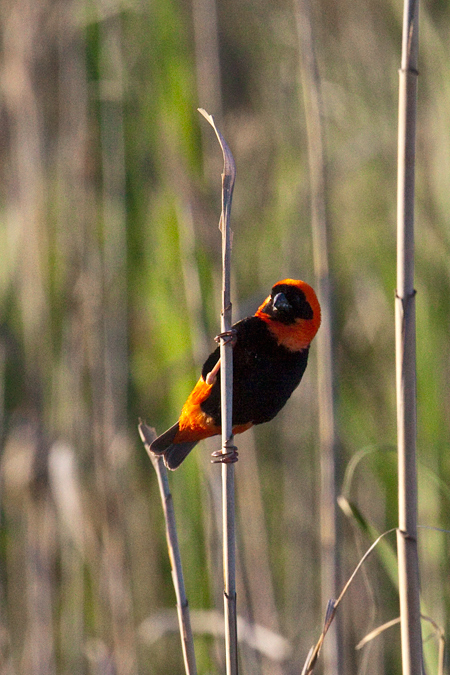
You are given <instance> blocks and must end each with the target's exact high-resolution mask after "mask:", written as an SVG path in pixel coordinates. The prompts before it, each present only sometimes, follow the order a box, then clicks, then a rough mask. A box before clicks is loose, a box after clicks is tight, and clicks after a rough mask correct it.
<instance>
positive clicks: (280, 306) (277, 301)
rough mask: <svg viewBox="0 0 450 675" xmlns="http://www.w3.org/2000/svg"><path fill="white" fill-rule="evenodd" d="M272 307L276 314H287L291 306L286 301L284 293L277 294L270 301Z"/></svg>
mask: <svg viewBox="0 0 450 675" xmlns="http://www.w3.org/2000/svg"><path fill="white" fill-rule="evenodd" d="M272 306H273V308H274V310H275V311H276V312H288V311H289V310H290V309H291V305H290V304H289V302H288V301H287V299H286V296H285V294H284V293H277V294H276V296H275V297H274V299H273V301H272Z"/></svg>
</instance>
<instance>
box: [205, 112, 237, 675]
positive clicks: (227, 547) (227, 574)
mask: <svg viewBox="0 0 450 675" xmlns="http://www.w3.org/2000/svg"><path fill="white" fill-rule="evenodd" d="M199 112H200V113H201V114H202V115H203V117H204V118H205V119H206V120H207V121H208V122H209V123H210V124H211V126H212V128H213V129H214V131H215V132H216V135H217V138H218V140H219V143H220V147H221V148H222V153H223V160H224V168H223V173H222V213H221V216H220V229H221V231H222V266H223V267H222V270H223V272H222V317H221V319H222V321H221V330H222V337H221V340H220V359H221V361H220V363H221V366H220V384H221V410H222V420H221V423H222V456H223V457H224V456H226V455H233V454H235V453H236V448H235V447H234V444H233V429H232V413H233V346H232V343H231V340H230V339H227V337H226V334H229V331H230V330H231V298H230V286H231V284H230V280H231V228H230V211H231V201H232V197H233V188H234V181H235V177H236V167H235V164H234V159H233V155H232V154H231V151H230V149H229V147H228V145H227V144H226V142H225V139H224V138H223V136H222V134H221V133H220V131H219V130H218V129H217V127H216V125H215V122H214V119H213V118H212V117H211V115H208V113H207V112H206V111H205V110H203V109H199ZM222 517H223V573H224V609H225V647H226V666H227V675H237V672H238V658H237V620H236V541H235V539H236V534H235V532H236V524H235V505H234V464H233V463H225V462H224V463H223V464H222Z"/></svg>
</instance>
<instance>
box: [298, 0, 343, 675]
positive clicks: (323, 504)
mask: <svg viewBox="0 0 450 675" xmlns="http://www.w3.org/2000/svg"><path fill="white" fill-rule="evenodd" d="M296 18H297V32H298V37H299V47H300V76H301V82H302V90H303V103H304V109H305V120H306V132H307V142H308V162H309V176H310V191H311V227H312V237H313V255H314V274H315V277H316V284H317V291H318V295H319V299H320V304H321V307H322V326H321V330H320V331H319V334H318V336H317V362H318V364H317V385H318V406H319V452H320V542H321V565H320V570H321V601H322V606H323V607H326V605H327V602H328V601H329V600H330V599H331V598H334V597H335V594H336V581H337V567H338V560H337V550H336V461H335V447H336V443H335V422H334V404H333V372H332V363H333V354H332V335H331V298H330V274H329V264H328V241H327V240H328V237H327V217H326V201H325V199H326V194H325V193H326V161H325V148H324V141H323V128H322V94H321V87H320V77H319V72H318V68H317V62H316V57H315V52H314V42H313V28H312V21H311V2H310V0H297V3H296ZM329 632H330V635H329V637H328V640H327V643H326V647H325V648H324V673H325V674H326V675H327V674H328V673H329V674H331V673H333V674H335V673H339V672H340V670H341V669H340V665H339V649H338V633H337V630H336V626H335V625H333V627H332V628H331V630H330V631H329Z"/></svg>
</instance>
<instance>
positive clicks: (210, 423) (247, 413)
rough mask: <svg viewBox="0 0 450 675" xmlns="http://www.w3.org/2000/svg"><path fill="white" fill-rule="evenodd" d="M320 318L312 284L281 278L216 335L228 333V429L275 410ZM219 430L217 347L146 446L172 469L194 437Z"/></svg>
mask: <svg viewBox="0 0 450 675" xmlns="http://www.w3.org/2000/svg"><path fill="white" fill-rule="evenodd" d="M320 322H321V311H320V304H319V301H318V299H317V296H316V293H315V291H314V289H313V288H312V287H311V286H310V285H309V284H307V283H306V282H305V281H300V280H296V279H283V280H282V281H278V282H277V283H276V284H275V285H274V286H273V287H272V290H271V293H270V295H269V296H268V297H267V298H266V299H265V300H264V302H263V303H262V305H260V307H259V308H258V309H257V311H256V312H255V314H254V315H253V316H250V317H247V318H245V319H242V320H241V321H238V322H237V323H235V324H234V325H233V326H232V329H231V331H230V332H229V333H228V334H227V336H226V337H224V334H223V335H222V336H218V338H220V337H224V339H231V341H232V344H233V415H232V428H233V434H239V433H243V432H244V431H246V430H247V429H249V428H250V427H252V426H253V425H256V424H263V423H265V422H269V421H270V420H272V419H273V418H274V417H275V416H276V415H277V414H278V413H279V412H280V410H281V409H282V408H283V406H284V405H285V403H286V402H287V400H288V399H289V397H290V396H291V394H292V392H293V391H294V390H295V389H296V388H297V386H298V385H299V384H300V380H301V379H302V377H303V374H304V372H305V369H306V365H307V363H308V354H309V347H310V344H311V341H312V340H313V338H314V336H315V335H316V333H317V331H318V330H319V327H320ZM220 433H221V404H220V348H219V347H217V349H215V351H214V352H212V354H210V356H209V357H208V358H207V359H206V361H205V363H204V365H203V368H202V373H201V377H200V379H199V380H198V382H197V384H196V385H195V387H194V389H193V390H192V392H191V394H190V395H189V396H188V398H187V400H186V403H185V404H184V406H183V408H182V410H181V414H180V417H179V419H178V422H176V424H174V425H173V426H171V427H170V429H168V430H167V431H165V432H164V433H163V434H161V435H160V436H158V437H157V438H156V439H155V440H154V441H153V442H152V443H151V445H150V448H149V449H150V451H151V452H153V453H155V454H156V455H162V456H163V459H164V464H165V465H166V467H167V468H168V469H171V470H175V469H177V468H178V467H179V466H180V464H181V463H182V462H183V460H184V459H185V458H186V457H187V455H188V454H189V453H190V452H191V450H192V449H193V448H194V446H195V445H197V443H198V442H199V441H201V440H203V439H204V438H209V437H210V436H215V435H217V434H220ZM218 454H219V453H215V455H216V456H217V455H218ZM236 459H237V457H233V458H232V459H229V460H228V461H236ZM223 461H227V459H226V458H225V459H224V460H223Z"/></svg>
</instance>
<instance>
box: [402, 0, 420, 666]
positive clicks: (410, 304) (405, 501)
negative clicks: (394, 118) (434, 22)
mask: <svg viewBox="0 0 450 675" xmlns="http://www.w3.org/2000/svg"><path fill="white" fill-rule="evenodd" d="M418 29H419V3H418V1H417V0H405V4H404V16H403V45H402V62H401V69H400V83H399V127H398V193H397V293H396V301H395V310H396V311H395V337H396V374H397V430H398V431H397V433H398V501H399V529H398V531H397V551H398V566H399V589H400V617H401V642H402V665H403V675H422V673H423V672H424V670H423V655H422V634H421V627H420V588H419V562H418V552H417V471H416V353H415V352H416V345H415V290H414V168H415V132H416V107H417V103H416V100H417V76H418V72H417V60H418V45H419V39H418Z"/></svg>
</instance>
